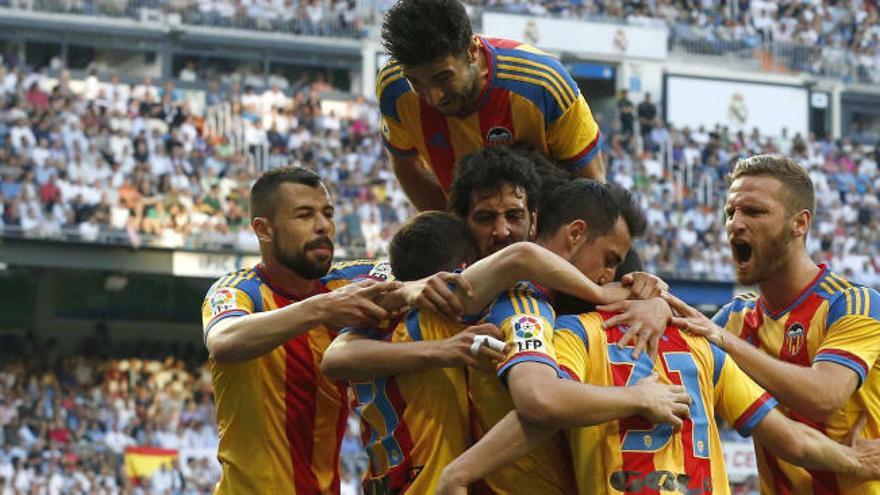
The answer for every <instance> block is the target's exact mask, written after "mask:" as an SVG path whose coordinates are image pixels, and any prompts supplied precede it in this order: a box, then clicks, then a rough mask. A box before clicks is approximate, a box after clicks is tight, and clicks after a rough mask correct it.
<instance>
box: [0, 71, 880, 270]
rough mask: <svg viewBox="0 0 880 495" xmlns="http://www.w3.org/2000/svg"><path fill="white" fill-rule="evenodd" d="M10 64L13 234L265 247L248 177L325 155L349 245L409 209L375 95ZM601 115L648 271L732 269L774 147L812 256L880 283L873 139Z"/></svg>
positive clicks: (364, 246)
mask: <svg viewBox="0 0 880 495" xmlns="http://www.w3.org/2000/svg"><path fill="white" fill-rule="evenodd" d="M0 75H2V76H3V77H2V78H0V81H3V84H2V86H0V98H2V100H0V101H2V102H3V104H2V105H0V139H2V143H3V146H2V147H0V167H2V168H0V198H2V200H0V208H2V215H0V218H2V220H0V226H2V228H3V235H7V236H10V235H19V236H29V237H45V238H56V239H67V240H75V241H82V242H110V243H121V244H126V245H127V244H131V245H135V246H155V247H168V248H181V247H193V248H214V249H229V248H235V249H239V250H244V251H255V249H256V244H255V240H254V237H253V235H252V234H251V232H250V228H249V226H248V216H247V209H248V203H247V202H248V194H249V191H248V189H249V187H250V183H251V181H252V180H253V179H254V177H255V176H256V175H257V174H259V173H260V171H261V170H263V169H265V168H266V167H269V166H275V165H280V164H300V165H307V166H312V167H315V168H316V169H317V170H318V172H319V173H320V174H321V175H322V177H324V178H325V179H326V180H327V182H328V183H330V184H333V185H334V189H335V191H334V192H335V193H336V196H337V201H338V215H337V218H338V244H339V246H340V247H341V251H340V253H341V254H342V255H343V256H346V255H347V256H383V255H384V254H385V253H386V252H387V245H388V242H389V240H390V238H391V235H393V233H394V232H395V230H396V227H397V226H398V225H399V224H400V222H401V221H402V220H404V219H406V218H407V217H409V216H410V215H411V214H412V208H411V207H410V206H409V204H408V202H407V201H406V199H405V196H404V194H403V192H402V191H401V189H400V188H399V186H398V185H397V183H396V181H395V180H394V176H393V173H392V172H391V170H390V168H389V166H388V163H387V161H386V160H385V159H384V158H383V152H382V149H381V141H380V137H379V135H378V131H377V113H378V112H377V111H376V108H375V104H374V103H371V102H369V101H367V100H365V99H363V98H358V99H356V100H351V101H348V102H345V103H344V105H342V106H341V107H340V106H339V105H336V107H334V108H335V110H329V111H328V110H322V109H323V108H324V107H323V106H322V105H321V104H320V103H319V93H317V92H315V91H312V90H311V89H310V88H305V89H304V90H302V91H300V92H298V93H296V94H294V95H291V94H288V93H285V92H284V91H282V90H280V89H277V88H276V89H268V90H266V91H264V92H257V91H255V90H253V89H252V88H249V89H246V90H245V91H244V92H237V90H235V88H234V87H233V88H232V89H231V90H230V91H229V92H228V93H218V94H214V95H209V96H211V97H212V98H214V100H213V101H214V105H208V106H207V108H206V109H205V111H204V112H202V113H201V114H196V113H194V112H193V111H192V110H191V109H190V105H189V103H188V101H189V100H187V99H185V98H184V97H183V96H182V93H179V92H178V91H177V90H175V88H174V86H173V84H161V83H159V82H156V83H152V82H147V83H142V84H139V85H135V86H134V87H129V86H128V85H124V84H121V83H117V84H115V85H114V84H111V83H107V82H105V83H100V82H98V81H97V79H94V80H93V81H91V82H90V81H86V82H85V84H84V85H82V87H83V88H84V89H83V90H82V91H81V92H80V93H76V92H74V91H72V90H71V89H70V88H69V83H65V78H64V77H62V78H61V79H59V81H60V82H53V81H54V80H50V79H49V78H47V77H46V76H43V75H41V74H40V73H34V72H30V73H26V72H22V71H21V69H13V68H5V69H0ZM153 84H155V85H153ZM42 88H46V89H42ZM90 88H91V89H90ZM209 99H210V98H209ZM160 101H161V102H162V103H159V102H160ZM337 112H339V113H337ZM605 122H610V123H611V124H612V125H611V126H609V128H607V129H604V130H603V132H604V133H605V135H606V153H607V156H608V160H609V170H610V174H611V176H612V178H613V179H614V180H616V181H618V182H620V183H621V184H624V185H625V186H627V187H631V188H633V189H634V190H636V191H637V192H639V193H640V195H641V198H642V201H643V204H644V206H645V207H646V208H647V209H648V211H650V212H651V213H650V223H651V227H652V228H651V230H650V232H649V234H648V236H647V238H646V239H644V240H643V242H642V243H641V246H640V249H641V251H642V254H643V256H644V258H645V259H646V261H647V264H648V267H649V268H650V269H652V270H654V271H656V272H657V273H661V274H663V275H666V276H673V277H679V278H697V279H714V280H731V279H732V271H731V269H730V264H729V256H730V255H729V250H728V249H727V247H726V244H725V235H724V230H723V228H724V224H723V219H722V218H721V216H720V214H719V213H718V212H719V211H720V210H719V206H720V205H721V204H722V202H723V200H724V188H725V176H726V173H727V171H728V169H729V167H730V164H731V163H732V161H733V160H735V159H736V158H738V157H741V156H747V155H751V154H755V153H766V152H780V153H785V154H790V155H792V156H794V157H795V158H797V159H798V160H799V161H800V162H801V163H802V164H804V166H806V167H809V169H810V173H811V175H812V176H813V179H814V181H815V183H816V188H817V191H818V215H817V218H816V221H815V224H814V234H815V235H813V236H812V237H811V239H810V251H811V252H812V253H813V255H814V256H815V257H816V258H817V259H820V260H828V261H830V262H832V263H833V264H834V266H835V267H837V269H838V270H840V271H841V272H842V273H843V274H845V275H846V276H849V277H852V278H854V279H855V280H858V281H861V282H865V283H867V284H869V285H874V286H877V285H878V284H880V266H878V265H877V263H876V261H875V260H876V259H878V254H880V237H878V235H877V232H878V229H877V228H876V227H877V224H878V222H880V218H878V214H877V203H878V192H880V171H878V165H877V158H876V156H877V153H876V150H870V149H865V148H863V147H859V146H856V145H854V144H852V143H851V142H849V141H847V140H845V139H844V140H841V141H828V140H820V139H817V138H815V137H814V136H798V135H795V136H783V137H781V138H778V139H771V138H767V137H764V136H761V135H760V133H759V132H758V131H757V130H755V131H754V132H752V133H748V134H743V133H733V132H730V131H728V130H727V129H725V128H724V127H721V126H718V127H716V128H713V129H703V128H700V129H676V128H673V127H670V126H666V125H663V123H662V122H656V124H657V125H655V127H654V128H653V129H652V130H651V131H650V133H645V134H644V135H643V136H639V138H638V139H636V138H633V137H631V135H630V134H627V132H632V131H628V130H627V129H626V128H625V127H623V126H621V124H620V122H619V118H614V119H612V118H609V119H605ZM636 141H638V143H640V144H635V143H636ZM659 205H668V206H669V207H667V208H659V207H658V206H659Z"/></svg>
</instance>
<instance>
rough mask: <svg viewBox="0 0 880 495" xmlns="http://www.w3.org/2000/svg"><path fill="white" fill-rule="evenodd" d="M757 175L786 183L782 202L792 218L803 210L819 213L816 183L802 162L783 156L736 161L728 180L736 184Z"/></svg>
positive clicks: (766, 156)
mask: <svg viewBox="0 0 880 495" xmlns="http://www.w3.org/2000/svg"><path fill="white" fill-rule="evenodd" d="M756 176H766V177H773V178H775V179H776V180H778V181H779V182H781V183H782V189H783V192H784V193H785V197H784V198H780V199H782V200H783V201H782V202H783V204H785V210H786V213H787V214H788V215H793V214H795V213H797V212H799V211H802V210H809V211H810V213H811V214H813V213H815V210H816V199H815V192H814V191H813V181H812V179H810V175H809V174H808V173H807V171H806V170H805V169H804V167H802V166H801V164H800V163H798V162H796V161H795V160H792V159H791V158H788V157H785V156H781V155H755V156H752V157H749V158H744V159H742V160H740V161H738V162H736V166H735V167H733V171H732V172H730V175H729V176H728V181H729V182H730V183H731V184H732V183H733V181H735V180H737V179H739V178H741V177H756Z"/></svg>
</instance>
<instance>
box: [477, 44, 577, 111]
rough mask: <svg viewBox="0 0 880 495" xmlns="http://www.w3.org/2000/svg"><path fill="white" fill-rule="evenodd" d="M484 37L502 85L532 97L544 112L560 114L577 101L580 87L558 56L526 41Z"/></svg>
mask: <svg viewBox="0 0 880 495" xmlns="http://www.w3.org/2000/svg"><path fill="white" fill-rule="evenodd" d="M485 39H486V41H487V44H488V45H489V48H490V50H491V51H492V52H493V54H494V58H495V77H496V81H497V84H498V85H499V86H501V87H503V88H505V89H507V90H508V91H511V92H512V93H515V94H518V95H520V96H523V97H525V98H527V99H529V100H531V101H532V103H534V104H535V105H536V106H537V107H538V108H539V109H540V110H542V111H543V112H544V113H545V114H557V113H561V112H563V111H565V110H567V109H568V108H570V107H571V106H572V105H574V104H575V103H576V102H577V100H578V97H579V95H580V90H579V89H578V86H577V83H576V82H575V81H574V79H572V77H571V75H570V74H569V73H568V71H567V70H566V69H565V66H563V65H562V62H560V61H559V59H557V58H556V57H554V56H552V55H550V54H547V53H544V52H542V51H541V50H539V49H537V48H535V47H533V46H531V45H527V44H524V43H518V42H514V41H511V40H500V39H497V38H485Z"/></svg>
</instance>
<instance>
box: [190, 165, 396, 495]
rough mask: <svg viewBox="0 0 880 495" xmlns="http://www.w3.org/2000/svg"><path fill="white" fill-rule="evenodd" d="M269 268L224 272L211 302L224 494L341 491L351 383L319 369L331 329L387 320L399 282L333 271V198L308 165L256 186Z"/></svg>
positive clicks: (206, 309)
mask: <svg viewBox="0 0 880 495" xmlns="http://www.w3.org/2000/svg"><path fill="white" fill-rule="evenodd" d="M251 226H252V227H253V229H254V232H256V235H257V238H258V239H259V242H260V252H261V255H262V261H261V262H260V264H259V265H257V266H255V267H253V268H250V269H245V270H241V271H238V272H233V273H230V274H227V275H226V276H224V277H221V278H220V279H219V280H217V282H215V283H214V285H213V286H211V288H210V290H209V291H208V293H207V295H206V296H205V300H204V303H203V305H202V319H203V323H204V333H205V344H206V346H207V348H208V351H209V353H210V365H211V375H212V380H213V385H214V393H215V397H216V401H217V423H218V429H219V432H220V447H219V452H218V458H219V460H220V463H221V465H222V468H223V473H222V476H221V478H220V483H219V485H218V488H217V491H216V493H219V494H240V493H284V494H300V495H302V494H309V495H311V494H315V493H338V492H339V447H340V445H341V442H342V436H343V434H344V432H345V421H346V419H347V417H348V404H347V402H346V399H345V397H346V391H345V388H344V387H343V386H341V385H339V384H335V383H333V382H331V381H330V380H328V379H327V378H325V377H324V376H323V375H322V374H321V373H320V372H319V370H318V363H320V360H321V356H322V354H323V352H324V350H325V349H326V348H327V346H328V345H329V344H330V341H331V340H332V339H333V336H334V335H335V334H334V332H333V331H332V330H331V329H337V328H340V327H345V326H351V325H369V324H375V322H377V321H379V320H381V319H383V318H387V317H388V313H387V312H386V311H385V310H384V309H382V308H381V307H379V306H378V305H377V304H375V302H374V301H375V299H376V298H378V297H379V296H380V295H382V294H384V293H386V292H388V291H389V290H391V289H394V288H395V287H396V285H395V284H393V283H390V282H385V283H375V282H373V284H371V283H370V281H366V282H363V283H360V284H354V285H351V286H349V287H347V288H345V289H341V290H338V291H335V292H330V290H331V289H333V288H336V287H339V286H341V285H344V284H345V283H347V282H348V281H349V280H352V279H356V278H362V277H364V276H366V275H368V274H369V272H370V271H371V269H372V268H373V266H372V264H363V263H360V264H359V263H352V264H348V265H345V266H342V267H340V268H337V269H333V270H332V271H331V272H330V273H329V274H328V269H330V262H331V259H332V258H333V240H332V239H333V235H334V232H335V225H334V222H333V203H332V202H331V201H330V196H329V194H328V192H327V189H326V188H325V187H324V185H323V184H322V183H321V180H320V178H319V177H318V176H317V175H316V174H315V173H313V172H311V171H309V170H306V169H303V168H286V169H276V170H272V171H270V172H267V173H265V174H263V176H262V177H260V178H259V179H258V180H257V181H256V183H255V184H254V186H253V189H252V190H251Z"/></svg>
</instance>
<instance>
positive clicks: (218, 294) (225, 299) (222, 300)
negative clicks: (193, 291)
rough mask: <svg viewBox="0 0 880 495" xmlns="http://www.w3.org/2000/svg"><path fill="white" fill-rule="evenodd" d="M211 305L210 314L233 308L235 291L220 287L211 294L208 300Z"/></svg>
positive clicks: (217, 313) (214, 314)
mask: <svg viewBox="0 0 880 495" xmlns="http://www.w3.org/2000/svg"><path fill="white" fill-rule="evenodd" d="M209 304H210V306H211V315H213V316H217V315H219V314H220V313H222V312H224V311H229V310H230V309H233V308H235V293H234V292H232V289H230V288H228V287H222V288H220V289H217V290H215V291H214V293H213V294H211V300H210V302H209Z"/></svg>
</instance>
